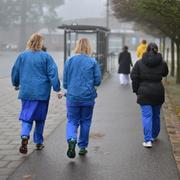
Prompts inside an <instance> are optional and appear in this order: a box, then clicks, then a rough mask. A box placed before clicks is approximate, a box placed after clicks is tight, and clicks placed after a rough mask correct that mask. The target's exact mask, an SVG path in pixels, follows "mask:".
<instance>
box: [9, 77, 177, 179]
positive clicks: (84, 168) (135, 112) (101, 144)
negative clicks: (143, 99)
mask: <svg viewBox="0 0 180 180" xmlns="http://www.w3.org/2000/svg"><path fill="white" fill-rule="evenodd" d="M98 93H99V96H98V98H97V103H96V106H95V111H94V117H93V124H92V128H91V136H90V144H89V148H88V154H87V156H86V157H84V158H82V157H79V156H78V148H76V151H77V156H76V158H75V159H73V160H71V159H68V158H67V157H66V150H67V144H66V140H65V122H63V121H62V123H61V124H60V125H59V126H58V127H57V128H56V130H55V131H53V133H52V134H51V135H50V136H49V137H48V138H47V140H46V141H45V148H44V149H43V150H42V151H35V152H33V153H32V154H31V155H30V156H28V157H27V158H26V160H25V161H24V163H22V164H21V165H20V166H19V168H17V169H16V171H15V172H14V174H13V175H12V176H11V177H9V179H8V180H21V179H22V180H23V179H28V180H179V174H178V171H177V168H176V163H175V160H174V157H173V154H172V149H171V145H170V142H169V139H168V135H167V132H166V130H165V125H164V121H163V119H162V121H161V122H162V127H161V128H162V129H161V133H160V136H159V139H158V141H157V142H155V143H153V148H152V149H145V148H144V147H143V146H142V142H143V136H142V134H143V133H142V127H141V117H140V111H139V106H138V105H137V104H136V97H135V95H134V94H132V92H131V88H130V87H121V86H120V85H119V83H118V77H117V75H114V76H113V77H110V78H109V79H107V80H106V81H105V82H104V83H103V85H102V86H101V87H100V88H99V89H98ZM55 108H56V109H60V108H61V106H60V105H58V104H57V106H56V107H55Z"/></svg>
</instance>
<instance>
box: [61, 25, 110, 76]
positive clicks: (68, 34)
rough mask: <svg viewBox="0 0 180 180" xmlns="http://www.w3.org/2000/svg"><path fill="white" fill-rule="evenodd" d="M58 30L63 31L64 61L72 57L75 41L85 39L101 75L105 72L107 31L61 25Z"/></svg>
mask: <svg viewBox="0 0 180 180" xmlns="http://www.w3.org/2000/svg"><path fill="white" fill-rule="evenodd" d="M58 28H60V29H64V61H65V60H66V59H67V58H68V57H69V56H71V55H72V50H73V49H74V47H75V44H76V41H77V40H78V39H80V38H82V37H86V38H88V39H90V41H91V44H92V49H93V53H92V56H93V57H95V58H96V60H97V61H98V63H99V65H100V67H101V71H102V74H104V72H106V71H107V59H108V32H109V29H107V28H105V27H101V26H90V25H62V26H59V27H58Z"/></svg>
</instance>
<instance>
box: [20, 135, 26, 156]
mask: <svg viewBox="0 0 180 180" xmlns="http://www.w3.org/2000/svg"><path fill="white" fill-rule="evenodd" d="M27 145H28V138H23V139H22V141H21V146H20V148H19V152H20V153H22V154H27V152H28V148H27Z"/></svg>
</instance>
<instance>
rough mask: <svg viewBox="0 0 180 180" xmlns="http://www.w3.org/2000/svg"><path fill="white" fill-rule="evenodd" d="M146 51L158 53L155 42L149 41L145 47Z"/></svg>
mask: <svg viewBox="0 0 180 180" xmlns="http://www.w3.org/2000/svg"><path fill="white" fill-rule="evenodd" d="M147 52H153V53H155V54H157V53H158V46H157V44H156V43H149V44H148V47H147Z"/></svg>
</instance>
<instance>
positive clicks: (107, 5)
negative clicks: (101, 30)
mask: <svg viewBox="0 0 180 180" xmlns="http://www.w3.org/2000/svg"><path fill="white" fill-rule="evenodd" d="M109 5H110V0H107V2H106V27H107V28H109Z"/></svg>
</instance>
